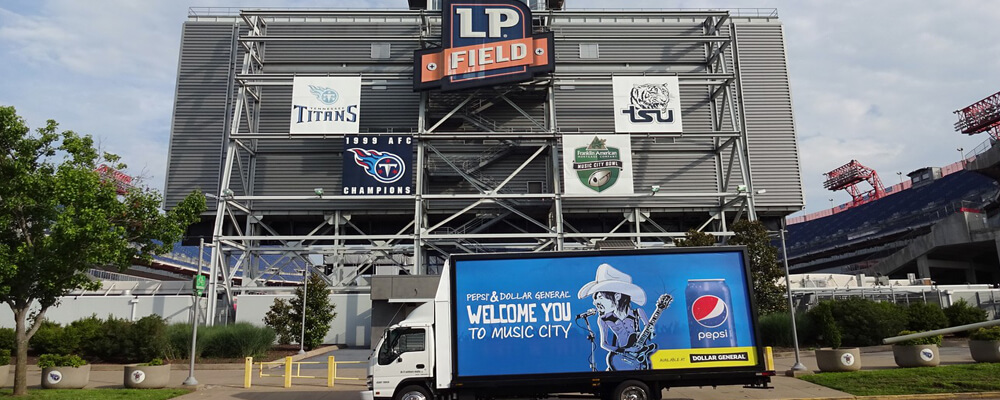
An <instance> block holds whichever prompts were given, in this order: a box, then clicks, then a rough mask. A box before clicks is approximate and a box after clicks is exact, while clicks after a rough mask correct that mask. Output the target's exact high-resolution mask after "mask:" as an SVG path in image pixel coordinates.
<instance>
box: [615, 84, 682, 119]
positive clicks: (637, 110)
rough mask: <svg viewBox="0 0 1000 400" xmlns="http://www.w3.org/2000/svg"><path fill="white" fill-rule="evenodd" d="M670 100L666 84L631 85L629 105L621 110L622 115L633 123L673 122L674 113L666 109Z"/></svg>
mask: <svg viewBox="0 0 1000 400" xmlns="http://www.w3.org/2000/svg"><path fill="white" fill-rule="evenodd" d="M670 98H671V95H670V88H669V87H668V85H667V84H662V85H655V84H651V83H646V84H642V85H633V86H632V93H631V96H630V98H629V100H630V103H631V105H629V107H628V108H626V109H624V110H622V114H628V118H629V120H630V121H632V122H634V123H641V122H653V121H654V120H655V121H656V122H674V111H673V110H670V109H668V108H667V107H668V106H669V105H670ZM664 115H666V116H664Z"/></svg>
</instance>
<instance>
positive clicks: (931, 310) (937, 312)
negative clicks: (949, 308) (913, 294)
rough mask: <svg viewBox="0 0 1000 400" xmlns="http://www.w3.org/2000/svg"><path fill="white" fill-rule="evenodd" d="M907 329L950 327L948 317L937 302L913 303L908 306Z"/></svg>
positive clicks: (931, 329) (920, 330)
mask: <svg viewBox="0 0 1000 400" xmlns="http://www.w3.org/2000/svg"><path fill="white" fill-rule="evenodd" d="M906 316H907V322H906V329H908V330H911V331H916V332H924V331H933V330H935V329H944V328H947V327H948V317H947V316H945V315H944V310H941V307H940V306H938V305H937V304H928V303H911V304H910V305H909V306H907V307H906Z"/></svg>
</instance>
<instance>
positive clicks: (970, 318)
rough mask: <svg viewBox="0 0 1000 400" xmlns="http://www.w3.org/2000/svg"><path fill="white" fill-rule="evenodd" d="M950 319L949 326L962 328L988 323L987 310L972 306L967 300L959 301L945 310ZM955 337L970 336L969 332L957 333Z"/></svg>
mask: <svg viewBox="0 0 1000 400" xmlns="http://www.w3.org/2000/svg"><path fill="white" fill-rule="evenodd" d="M944 315H945V316H947V317H948V326H950V327H951V326H960V325H968V324H974V323H976V322H983V321H986V310H983V309H981V308H979V307H975V306H972V305H970V304H969V303H968V302H967V301H965V299H959V300H958V301H956V302H954V303H953V304H952V305H950V306H948V307H945V308H944ZM955 336H959V337H965V336H969V331H962V332H955Z"/></svg>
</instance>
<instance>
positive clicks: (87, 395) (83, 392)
mask: <svg viewBox="0 0 1000 400" xmlns="http://www.w3.org/2000/svg"><path fill="white" fill-rule="evenodd" d="M10 393H11V390H10V389H4V390H0V394H2V396H4V397H9V396H10ZM188 393H191V391H190V390H187V389H36V390H28V395H27V396H26V397H19V399H28V400H62V399H66V400H163V399H170V398H174V397H177V396H180V395H182V394H188Z"/></svg>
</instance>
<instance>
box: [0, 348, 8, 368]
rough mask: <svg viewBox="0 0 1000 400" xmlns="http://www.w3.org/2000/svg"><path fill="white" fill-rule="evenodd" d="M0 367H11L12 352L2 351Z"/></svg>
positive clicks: (0, 351) (0, 350)
mask: <svg viewBox="0 0 1000 400" xmlns="http://www.w3.org/2000/svg"><path fill="white" fill-rule="evenodd" d="M0 365H10V350H8V349H0Z"/></svg>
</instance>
